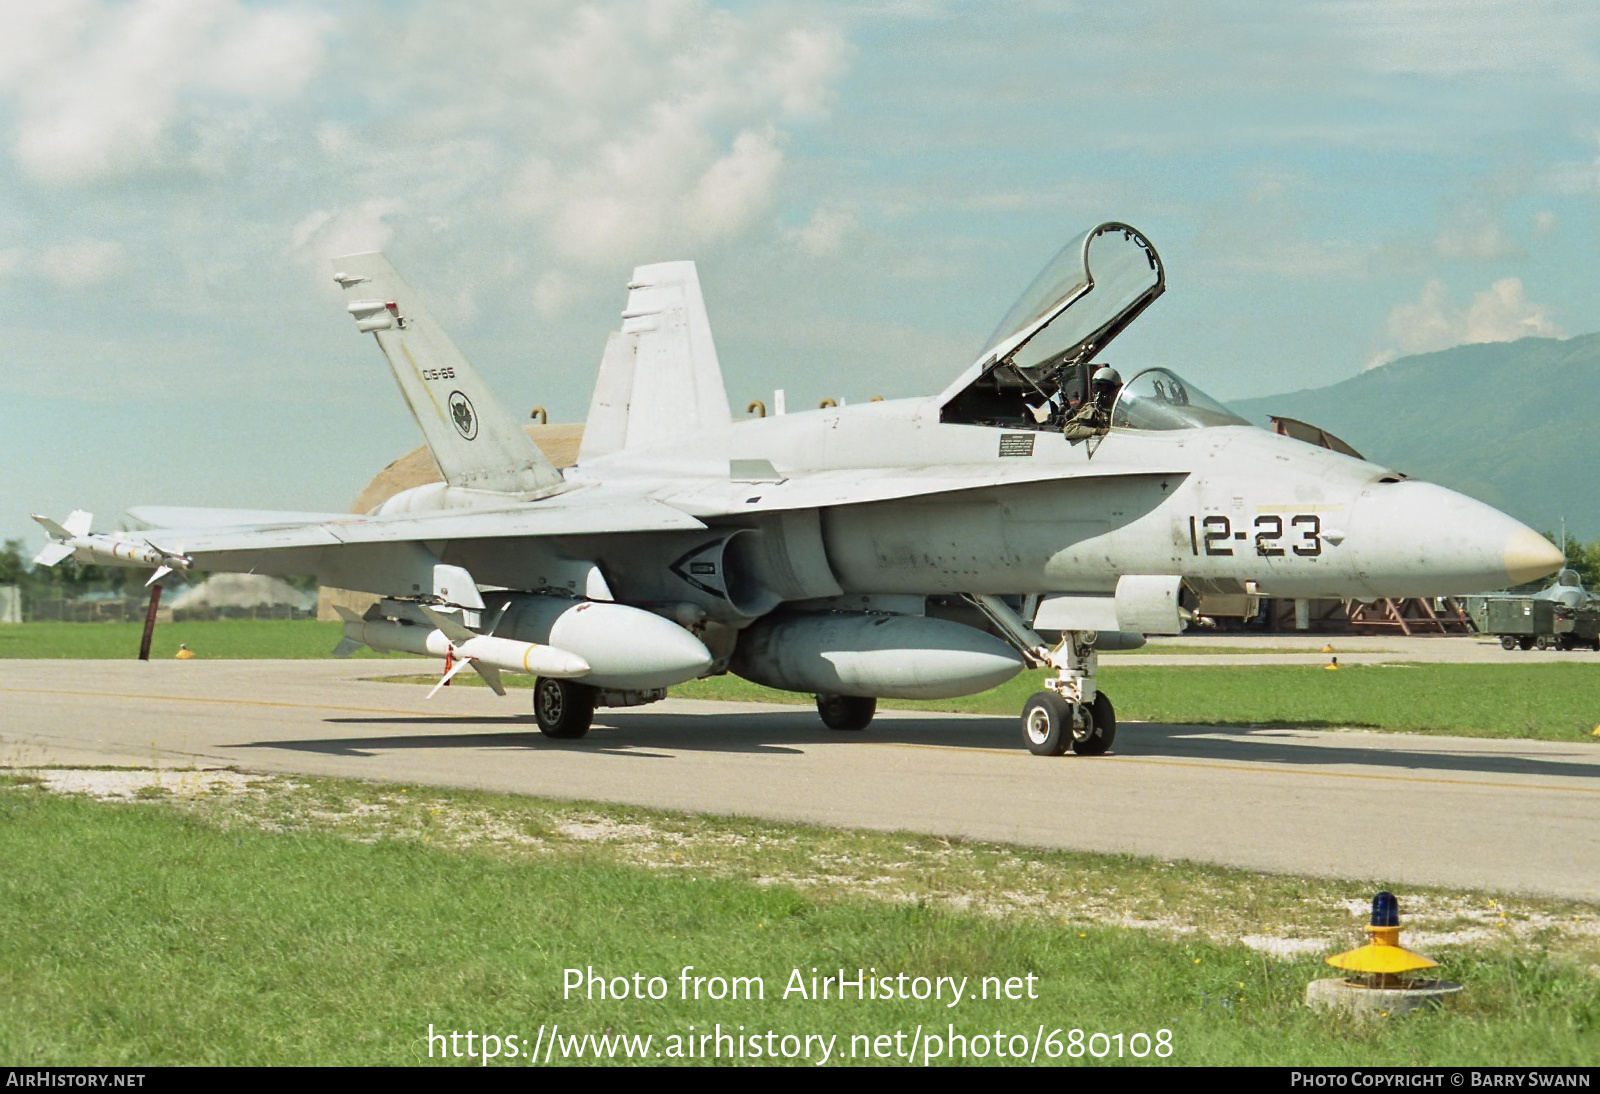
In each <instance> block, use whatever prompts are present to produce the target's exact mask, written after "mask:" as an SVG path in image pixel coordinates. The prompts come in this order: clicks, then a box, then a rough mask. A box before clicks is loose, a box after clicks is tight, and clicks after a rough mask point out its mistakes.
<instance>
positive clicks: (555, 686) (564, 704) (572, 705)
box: [533, 676, 595, 741]
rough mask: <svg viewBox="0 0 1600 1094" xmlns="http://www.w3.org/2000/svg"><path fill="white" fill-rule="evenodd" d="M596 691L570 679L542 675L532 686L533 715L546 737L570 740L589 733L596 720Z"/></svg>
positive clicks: (540, 730)
mask: <svg viewBox="0 0 1600 1094" xmlns="http://www.w3.org/2000/svg"><path fill="white" fill-rule="evenodd" d="M594 700H595V689H594V688H592V687H590V686H589V685H587V684H576V683H573V682H572V681H571V680H552V679H550V678H549V677H548V676H541V677H539V679H537V680H535V681H534V683H533V716H534V718H535V719H537V720H538V722H539V732H540V733H543V734H544V735H545V736H546V737H554V738H556V739H557V740H562V741H571V740H576V739H577V738H579V737H582V736H583V735H584V734H585V733H588V732H589V724H590V723H591V722H593V721H594Z"/></svg>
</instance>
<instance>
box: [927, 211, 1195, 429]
mask: <svg viewBox="0 0 1600 1094" xmlns="http://www.w3.org/2000/svg"><path fill="white" fill-rule="evenodd" d="M1165 288H1166V275H1165V273H1164V271H1163V270H1162V267H1161V258H1160V256H1159V255H1157V254H1156V250H1155V248H1154V247H1152V246H1151V245H1150V242H1149V241H1148V240H1146V239H1145V238H1144V236H1142V235H1140V234H1139V232H1138V231H1137V230H1135V229H1133V228H1130V227H1129V226H1128V225H1126V224H1118V223H1107V224H1101V225H1100V226H1098V227H1096V228H1091V229H1090V230H1089V231H1087V232H1084V233H1083V234H1082V235H1080V236H1078V237H1077V238H1076V239H1074V240H1073V241H1072V242H1071V243H1068V244H1067V245H1066V246H1065V247H1063V248H1062V249H1061V251H1060V253H1059V254H1057V255H1056V256H1055V258H1053V259H1052V260H1051V261H1050V263H1049V264H1048V265H1046V266H1045V268H1044V269H1043V270H1042V271H1041V272H1040V274H1039V276H1038V277H1036V278H1034V280H1033V283H1032V284H1031V285H1029V286H1028V288H1027V290H1026V291H1025V292H1024V293H1023V294H1022V296H1021V297H1020V298H1019V299H1018V300H1017V302H1016V303H1015V304H1013V305H1012V307H1011V310H1010V311H1009V312H1007V313H1006V317H1005V318H1004V319H1003V320H1001V321H1000V325H999V326H998V327H996V328H995V332H994V334H993V335H991V336H990V338H989V340H988V342H987V344H986V345H985V347H984V350H983V353H982V354H980V355H979V357H978V360H977V361H976V362H974V363H973V365H972V366H971V367H970V368H968V369H967V370H966V372H964V373H963V374H962V375H961V377H960V379H958V380H957V381H956V382H955V383H954V384H952V385H951V387H950V388H949V390H947V391H946V392H945V395H944V396H943V399H942V404H943V405H942V407H941V410H940V417H941V419H942V420H943V421H947V422H963V423H970V424H973V425H996V426H1002V427H1006V428H1021V429H1061V430H1063V431H1064V432H1067V433H1068V434H1069V435H1086V433H1088V432H1094V431H1098V430H1103V428H1104V427H1105V425H1106V418H1107V412H1108V411H1109V409H1110V405H1109V402H1107V403H1106V405H1105V406H1098V405H1097V401H1096V400H1097V394H1096V391H1095V387H1094V380H1093V371H1094V370H1093V367H1092V366H1091V364H1090V362H1091V361H1092V360H1093V359H1094V357H1095V355H1096V354H1097V353H1099V352H1100V351H1101V350H1102V349H1104V348H1105V347H1106V345H1107V344H1109V343H1110V341H1111V340H1112V339H1113V338H1115V337H1116V336H1117V335H1118V334H1120V333H1121V332H1122V330H1123V328H1125V327H1126V326H1127V325H1128V324H1129V323H1131V322H1133V320H1134V318H1135V317H1137V316H1138V315H1139V313H1140V312H1142V311H1144V309H1145V308H1147V307H1149V306H1150V304H1151V302H1152V301H1154V300H1155V298H1156V297H1158V296H1160V295H1161V293H1162V291H1163V290H1164V289H1165ZM1106 394H1107V393H1106V392H1100V393H1099V395H1100V396H1101V397H1102V399H1103V397H1104V396H1105V395H1106Z"/></svg>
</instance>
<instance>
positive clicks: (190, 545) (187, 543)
mask: <svg viewBox="0 0 1600 1094" xmlns="http://www.w3.org/2000/svg"><path fill="white" fill-rule="evenodd" d="M585 493H586V492H585V491H576V492H574V494H575V495H576V496H574V494H563V495H559V496H557V497H554V498H550V499H548V500H546V501H542V502H532V503H527V504H522V505H515V506H508V507H505V508H499V509H450V510H444V511H442V512H435V513H422V514H394V515H391V516H360V515H356V514H351V513H321V514H318V513H273V512H270V511H262V510H249V509H180V508H173V507H167V506H149V507H139V508H135V509H130V510H129V511H128V512H129V515H131V516H133V517H134V518H136V519H138V520H142V521H145V522H146V523H150V524H156V525H159V527H157V528H152V529H149V530H147V531H144V532H137V533H132V535H134V536H136V537H137V538H140V539H143V540H145V541H146V542H149V543H151V544H152V545H159V546H161V547H162V548H164V549H167V550H180V551H182V552H184V553H186V554H189V555H205V554H212V553H217V552H237V551H251V552H254V551H270V550H282V549H285V548H296V547H335V546H339V545H342V544H357V543H402V542H423V541H430V540H456V539H492V538H500V537H515V536H556V535H562V536H567V535H583V534H587V533H594V532H664V531H673V530H693V529H699V528H704V527H705V525H704V524H703V523H701V522H700V521H699V520H697V519H695V518H694V517H692V516H689V515H688V514H686V513H684V512H682V511H681V510H678V509H675V508H673V507H672V506H670V505H663V504H661V503H660V502H657V501H652V500H650V499H648V498H626V499H616V500H603V499H596V500H587V499H585V498H584V494H585ZM230 514H233V515H239V516H242V517H245V518H247V519H244V520H240V521H238V522H235V523H232V524H231V525H230V524H228V523H226V521H227V517H228V515H230ZM307 517H310V518H311V519H309V520H307V519H304V518H307ZM186 518H187V519H186ZM202 566H203V561H202Z"/></svg>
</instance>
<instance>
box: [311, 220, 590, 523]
mask: <svg viewBox="0 0 1600 1094" xmlns="http://www.w3.org/2000/svg"><path fill="white" fill-rule="evenodd" d="M333 266H334V271H335V272H334V279H335V280H336V281H338V282H339V285H340V286H341V287H342V288H343V289H344V291H345V299H346V306H347V307H348V309H349V311H350V314H351V315H352V316H353V317H354V318H355V321H356V326H357V328H358V329H360V330H361V331H363V332H366V333H371V334H373V335H375V336H376V337H377V339H378V345H379V346H380V347H382V349H383V355H384V356H385V357H386V358H388V360H389V368H390V369H391V370H392V371H393V372H394V378H395V382H396V383H398V384H399V385H400V393H401V394H402V395H404V396H405V400H406V405H408V406H409V407H410V408H411V413H412V416H413V417H415V418H416V419H417V425H419V426H421V427H422V434H423V437H424V438H425V439H426V440H427V442H428V448H429V450H430V451H431V452H432V453H433V460H434V462H435V463H437V464H438V465H439V471H440V473H441V474H442V475H443V476H444V481H445V482H447V483H448V484H450V485H451V486H455V487H463V488H466V489H469V490H487V491H493V492H495V493H502V494H513V495H516V496H518V497H540V496H543V495H546V494H550V493H553V492H555V491H556V490H558V489H560V487H561V486H562V483H563V480H562V478H561V472H559V471H557V470H556V469H555V467H554V466H553V465H552V464H551V463H550V461H549V460H548V459H546V458H545V456H544V453H542V452H540V451H539V448H538V446H537V445H535V444H534V443H533V441H531V440H530V439H529V438H528V435H527V433H526V432H525V431H524V430H523V428H522V426H521V425H520V424H518V422H517V421H516V419H514V418H513V417H512V416H511V414H510V412H509V411H507V410H506V408H505V407H504V406H502V405H501V403H500V401H499V400H498V399H496V398H495V396H494V393H493V392H491V391H490V390H489V388H488V385H486V384H485V383H484V382H483V378H482V377H481V376H479V375H478V370H477V369H475V368H473V367H472V366H471V365H470V364H468V363H467V359H466V358H465V357H463V356H461V352H460V351H459V350H457V349H456V347H455V345H454V343H452V342H451V341H450V339H449V337H448V336H447V335H446V334H445V333H444V331H443V330H441V329H440V327H439V325H438V324H437V323H435V322H434V320H433V317H432V316H431V315H429V314H428V311H427V309H426V308H424V307H423V306H422V302H421V301H420V300H419V299H418V298H417V296H416V294H415V293H413V292H412V291H411V288H410V286H408V285H407V284H406V283H405V282H404V281H402V280H400V276H399V275H398V274H396V273H395V272H394V267H392V266H390V265H389V260H388V259H386V258H385V257H384V256H383V255H382V254H379V253H377V252H373V253H370V254H358V255H347V256H345V257H344V258H337V259H334V263H333Z"/></svg>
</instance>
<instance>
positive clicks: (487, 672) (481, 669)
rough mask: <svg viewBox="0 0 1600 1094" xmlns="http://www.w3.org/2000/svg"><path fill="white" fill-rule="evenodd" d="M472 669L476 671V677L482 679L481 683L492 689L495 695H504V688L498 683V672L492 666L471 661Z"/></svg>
mask: <svg viewBox="0 0 1600 1094" xmlns="http://www.w3.org/2000/svg"><path fill="white" fill-rule="evenodd" d="M472 667H473V668H475V669H477V670H478V675H479V676H481V677H483V682H484V683H486V684H488V685H489V686H490V687H492V688H494V693H495V694H496V695H504V694H505V693H506V686H505V685H504V684H502V683H501V682H500V670H499V669H497V668H495V667H494V666H493V665H485V664H484V663H483V662H481V661H473V662H472Z"/></svg>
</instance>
